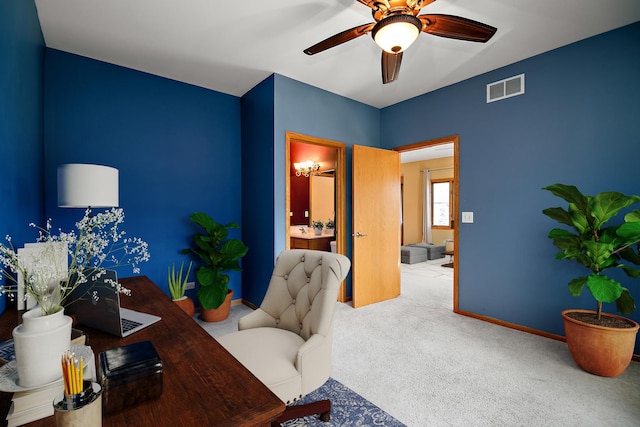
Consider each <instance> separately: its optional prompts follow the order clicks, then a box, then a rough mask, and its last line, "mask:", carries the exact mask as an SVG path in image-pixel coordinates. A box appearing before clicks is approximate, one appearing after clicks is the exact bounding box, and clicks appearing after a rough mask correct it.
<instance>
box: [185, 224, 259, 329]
mask: <svg viewBox="0 0 640 427" xmlns="http://www.w3.org/2000/svg"><path fill="white" fill-rule="evenodd" d="M190 218H191V221H192V222H194V223H195V224H198V225H199V226H200V227H201V228H202V230H203V231H204V233H196V234H194V235H193V243H194V245H193V247H191V248H187V249H183V250H182V253H185V254H186V253H193V254H195V255H197V256H198V257H200V259H201V260H202V261H203V262H204V263H203V264H202V265H201V266H200V267H198V269H197V270H196V279H197V280H198V283H199V284H200V286H199V288H198V291H197V296H198V302H199V303H200V307H201V314H202V319H203V320H205V321H207V322H218V321H220V320H224V319H226V318H227V317H228V316H229V309H230V307H231V299H232V298H233V290H229V288H228V284H229V276H228V275H227V274H224V272H226V271H229V270H235V271H241V270H242V269H241V268H240V263H239V262H238V261H239V260H240V258H242V257H243V256H245V255H246V253H247V251H248V248H247V247H246V246H245V245H244V243H242V241H240V240H239V239H227V237H228V235H229V229H231V228H238V224H236V223H233V222H231V223H229V224H227V225H222V224H218V223H217V222H215V221H214V220H213V219H212V218H211V217H210V216H209V215H207V214H206V213H203V212H195V213H193V214H192V215H191V217H190Z"/></svg>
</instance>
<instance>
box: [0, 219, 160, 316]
mask: <svg viewBox="0 0 640 427" xmlns="http://www.w3.org/2000/svg"><path fill="white" fill-rule="evenodd" d="M123 222H124V211H123V210H122V209H120V208H112V209H109V210H106V211H105V212H101V213H98V214H95V215H94V214H93V213H92V212H91V210H90V209H87V210H86V211H85V214H84V217H83V218H82V219H81V220H80V221H79V222H77V223H76V228H77V232H76V231H70V232H69V233H65V232H63V231H62V230H59V232H58V234H57V235H54V234H51V220H48V221H47V225H46V228H41V227H38V226H36V225H35V224H33V223H31V224H29V226H31V227H34V228H36V229H38V230H39V236H38V239H37V242H39V243H41V244H42V243H44V245H41V249H40V250H39V251H38V252H37V255H32V256H31V257H30V258H31V259H29V257H26V256H20V255H19V254H18V252H17V251H16V250H15V249H14V247H13V245H12V243H11V236H8V235H7V236H6V241H7V244H3V243H0V264H1V267H0V270H1V272H2V275H0V294H5V293H8V294H13V293H18V290H19V289H20V288H21V287H22V289H21V290H22V291H23V292H22V293H23V294H24V298H25V299H26V298H27V295H30V296H31V297H32V298H33V299H34V300H35V301H36V303H37V304H38V305H39V306H40V307H41V308H42V311H43V312H44V313H45V314H52V313H55V312H57V311H59V310H60V309H61V308H62V307H65V306H67V305H69V304H70V303H71V302H72V301H70V296H71V292H72V291H73V289H75V288H76V287H77V286H78V285H79V284H81V283H84V282H86V281H87V280H88V279H89V277H91V279H92V280H96V279H97V278H99V277H100V276H102V275H103V274H104V273H105V272H106V270H107V269H114V268H117V267H122V266H131V268H132V270H133V273H136V274H137V273H139V272H140V267H139V264H140V263H142V262H146V261H148V260H149V258H150V255H149V250H148V244H147V243H146V242H144V241H143V240H142V239H140V238H136V237H133V238H127V237H125V234H126V232H125V231H121V230H119V226H120V225H121V224H122V223H123ZM65 249H66V252H67V256H68V264H67V263H63V265H68V269H65V271H60V270H61V269H60V267H59V265H60V263H59V262H56V261H57V260H59V259H60V256H62V257H64V255H65ZM18 277H21V278H22V280H20V281H18ZM3 278H4V279H5V280H4V283H2V279H3ZM7 282H8V283H7ZM109 284H110V285H111V286H113V287H115V288H116V289H117V290H118V292H120V293H123V294H125V295H130V294H131V291H130V290H129V289H127V288H125V287H123V286H122V285H120V283H117V282H115V281H110V282H109ZM94 295H95V294H94ZM93 297H94V296H93Z"/></svg>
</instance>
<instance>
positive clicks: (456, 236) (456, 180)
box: [394, 135, 460, 313]
mask: <svg viewBox="0 0 640 427" xmlns="http://www.w3.org/2000/svg"><path fill="white" fill-rule="evenodd" d="M449 143H453V192H454V195H455V197H454V200H453V218H455V219H454V221H455V223H454V227H453V243H454V245H453V311H454V313H457V312H458V250H459V249H458V248H459V247H460V213H459V206H460V137H459V136H458V135H452V136H448V137H444V138H438V139H432V140H429V141H423V142H418V143H415V144H409V145H403V146H400V147H396V148H394V150H395V151H399V152H403V151H413V150H418V149H420V148H425V147H432V146H436V145H442V144H449Z"/></svg>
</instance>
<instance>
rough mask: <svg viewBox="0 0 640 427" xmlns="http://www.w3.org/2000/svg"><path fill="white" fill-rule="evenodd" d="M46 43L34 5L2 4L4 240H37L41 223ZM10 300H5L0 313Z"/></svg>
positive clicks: (0, 217) (16, 0)
mask: <svg viewBox="0 0 640 427" xmlns="http://www.w3.org/2000/svg"><path fill="white" fill-rule="evenodd" d="M43 55H44V40H43V38H42V32H41V31H40V23H39V22H38V15H37V12H36V7H35V4H34V2H33V1H25V0H5V1H2V2H0V93H1V94H2V95H1V96H0V195H2V204H3V208H2V209H0V236H1V237H0V238H1V239H2V241H3V243H7V242H6V241H4V236H6V235H7V234H9V235H11V236H12V239H13V245H14V247H20V246H22V245H23V243H24V242H25V241H33V240H34V239H35V238H36V237H37V233H35V232H34V230H33V229H31V228H30V227H29V226H28V224H29V223H30V222H34V223H38V224H42V223H43V219H44V209H43V201H42V177H43V175H42V169H43V168H42V87H43V86H42V85H43V83H42V64H43ZM4 308H5V298H4V296H2V297H0V313H2V312H3V311H4Z"/></svg>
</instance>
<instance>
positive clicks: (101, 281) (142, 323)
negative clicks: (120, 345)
mask: <svg viewBox="0 0 640 427" xmlns="http://www.w3.org/2000/svg"><path fill="white" fill-rule="evenodd" d="M112 280H113V281H116V282H117V275H116V272H115V271H113V270H106V273H105V274H103V275H102V276H100V277H99V278H97V279H96V278H94V277H92V275H91V274H87V281H86V282H84V283H80V284H78V286H76V288H75V289H74V290H73V291H72V292H71V297H70V300H71V301H73V302H72V303H71V304H70V305H69V306H68V307H66V308H65V312H67V313H69V314H73V315H75V317H76V320H77V322H78V323H79V324H82V325H84V326H88V327H90V328H94V329H97V330H99V331H103V332H106V333H108V334H111V335H115V336H119V337H126V336H129V335H131V334H133V333H135V332H138V331H139V330H141V329H144V328H146V327H147V326H149V325H152V324H154V323H156V322H157V321H159V320H160V319H161V318H160V317H159V316H154V315H152V314H147V313H142V312H140V311H135V310H130V309H128V308H124V307H121V306H120V294H119V293H118V291H117V289H116V288H114V287H113V286H111V284H110V282H111V281H112Z"/></svg>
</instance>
